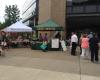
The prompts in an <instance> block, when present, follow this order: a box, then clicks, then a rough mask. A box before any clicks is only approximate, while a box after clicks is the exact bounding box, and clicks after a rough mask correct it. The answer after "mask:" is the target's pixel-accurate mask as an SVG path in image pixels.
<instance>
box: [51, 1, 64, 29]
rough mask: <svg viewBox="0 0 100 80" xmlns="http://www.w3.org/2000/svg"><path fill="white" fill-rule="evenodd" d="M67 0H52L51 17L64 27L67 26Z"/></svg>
mask: <svg viewBox="0 0 100 80" xmlns="http://www.w3.org/2000/svg"><path fill="white" fill-rule="evenodd" d="M65 11H66V0H52V2H51V17H52V19H53V20H55V21H56V22H57V23H58V24H60V25H61V26H62V27H65V13H66V12H65Z"/></svg>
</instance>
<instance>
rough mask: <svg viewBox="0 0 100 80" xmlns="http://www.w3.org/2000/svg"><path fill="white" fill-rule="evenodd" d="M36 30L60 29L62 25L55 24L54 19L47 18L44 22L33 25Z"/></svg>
mask: <svg viewBox="0 0 100 80" xmlns="http://www.w3.org/2000/svg"><path fill="white" fill-rule="evenodd" d="M35 28H36V30H39V31H41V30H48V31H62V30H63V27H62V26H60V25H59V24H57V23H56V22H55V21H53V20H51V19H49V20H47V21H46V22H44V23H41V24H39V25H37V26H35Z"/></svg>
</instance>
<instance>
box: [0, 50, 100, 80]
mask: <svg viewBox="0 0 100 80" xmlns="http://www.w3.org/2000/svg"><path fill="white" fill-rule="evenodd" d="M80 79H81V80H100V64H93V63H91V62H90V60H82V59H80V58H79V56H75V57H73V56H70V54H69V53H67V52H66V53H64V52H60V51H50V52H41V51H34V50H31V49H27V48H25V49H23V48H22V49H11V50H9V51H8V52H6V57H0V80H80Z"/></svg>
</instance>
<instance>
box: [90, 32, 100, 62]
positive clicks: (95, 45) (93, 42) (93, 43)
mask: <svg viewBox="0 0 100 80" xmlns="http://www.w3.org/2000/svg"><path fill="white" fill-rule="evenodd" d="M89 42H90V51H91V62H94V61H96V62H98V61H99V58H98V51H99V39H98V37H97V34H94V35H93V37H92V38H91V39H90V40H89Z"/></svg>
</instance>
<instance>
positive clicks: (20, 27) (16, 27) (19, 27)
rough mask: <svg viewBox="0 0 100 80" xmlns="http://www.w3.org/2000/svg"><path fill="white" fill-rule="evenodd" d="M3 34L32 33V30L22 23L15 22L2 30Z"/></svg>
mask: <svg viewBox="0 0 100 80" xmlns="http://www.w3.org/2000/svg"><path fill="white" fill-rule="evenodd" d="M3 31H5V32H32V28H31V27H28V26H26V25H24V24H23V23H22V22H16V23H14V24H12V25H11V26H9V27H7V28H5V29H3Z"/></svg>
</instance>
